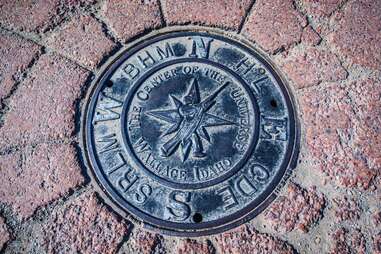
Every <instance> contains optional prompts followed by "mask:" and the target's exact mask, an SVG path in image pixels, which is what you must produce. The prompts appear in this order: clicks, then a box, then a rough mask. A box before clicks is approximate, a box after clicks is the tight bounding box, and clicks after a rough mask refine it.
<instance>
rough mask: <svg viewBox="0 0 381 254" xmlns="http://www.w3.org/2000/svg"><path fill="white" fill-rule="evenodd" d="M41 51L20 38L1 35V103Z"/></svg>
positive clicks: (36, 46) (38, 47)
mask: <svg viewBox="0 0 381 254" xmlns="http://www.w3.org/2000/svg"><path fill="white" fill-rule="evenodd" d="M40 49H41V47H40V46H38V45H37V44H34V43H32V42H31V41H27V40H24V39H22V38H20V37H18V36H15V35H10V34H0V57H1V62H0V101H1V100H2V99H3V98H4V97H6V96H7V95H9V93H10V92H11V90H12V89H13V87H14V84H15V82H17V81H19V80H20V78H21V76H22V73H23V72H24V71H25V69H26V68H27V67H28V65H29V64H30V63H31V62H32V60H33V59H34V57H36V56H37V53H38V52H39V50H40Z"/></svg>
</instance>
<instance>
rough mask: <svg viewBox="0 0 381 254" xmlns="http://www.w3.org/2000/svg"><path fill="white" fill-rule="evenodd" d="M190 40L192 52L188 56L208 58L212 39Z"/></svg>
mask: <svg viewBox="0 0 381 254" xmlns="http://www.w3.org/2000/svg"><path fill="white" fill-rule="evenodd" d="M192 40H193V43H192V52H191V53H190V54H189V56H190V57H201V58H209V52H210V46H211V43H212V41H213V39H205V40H204V39H203V38H194V39H192Z"/></svg>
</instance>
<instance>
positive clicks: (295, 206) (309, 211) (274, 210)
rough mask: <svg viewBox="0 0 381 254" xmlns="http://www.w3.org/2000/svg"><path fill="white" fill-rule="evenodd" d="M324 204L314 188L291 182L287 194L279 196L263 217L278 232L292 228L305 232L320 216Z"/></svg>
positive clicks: (321, 196)
mask: <svg viewBox="0 0 381 254" xmlns="http://www.w3.org/2000/svg"><path fill="white" fill-rule="evenodd" d="M324 206H325V201H324V197H323V195H322V194H320V193H318V192H317V191H316V189H314V188H310V189H308V190H306V189H302V188H301V187H300V186H298V185H296V184H294V183H291V184H290V185H289V186H288V188H287V196H281V197H279V198H278V199H277V200H276V202H274V203H273V204H272V205H271V206H270V208H269V209H268V210H267V212H266V214H265V217H266V219H267V220H268V222H269V223H270V225H271V226H272V227H273V228H274V229H275V230H276V231H278V232H289V231H291V230H294V229H299V230H302V231H303V232H307V231H308V229H309V228H310V227H311V225H312V224H313V223H315V222H317V221H318V220H319V219H320V218H321V216H322V211H323V209H324Z"/></svg>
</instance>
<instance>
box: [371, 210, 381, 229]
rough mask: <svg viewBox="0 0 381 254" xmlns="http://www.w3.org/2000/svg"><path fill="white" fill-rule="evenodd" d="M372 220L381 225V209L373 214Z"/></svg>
mask: <svg viewBox="0 0 381 254" xmlns="http://www.w3.org/2000/svg"><path fill="white" fill-rule="evenodd" d="M372 221H373V223H374V225H376V226H380V225H381V211H380V210H378V211H376V212H375V213H373V215H372Z"/></svg>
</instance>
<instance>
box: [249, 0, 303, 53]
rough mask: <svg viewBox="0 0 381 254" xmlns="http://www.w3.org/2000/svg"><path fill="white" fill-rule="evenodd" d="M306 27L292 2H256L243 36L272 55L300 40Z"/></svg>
mask: <svg viewBox="0 0 381 254" xmlns="http://www.w3.org/2000/svg"><path fill="white" fill-rule="evenodd" d="M306 25H307V21H306V18H305V17H303V16H302V15H301V14H300V13H299V12H298V11H297V10H296V9H295V8H294V5H293V1H292V0H275V1H267V0H258V1H256V2H255V4H254V7H253V10H252V11H251V14H250V15H249V17H248V20H247V22H246V23H245V25H244V27H243V35H245V36H246V37H248V38H249V39H250V40H252V41H255V42H256V43H258V44H259V45H260V46H261V47H262V48H263V49H265V50H266V51H269V52H270V53H274V52H276V51H277V50H279V49H281V48H286V49H287V48H289V47H290V46H291V45H292V44H295V43H297V42H299V41H300V40H301V36H302V33H303V27H305V26H306Z"/></svg>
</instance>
